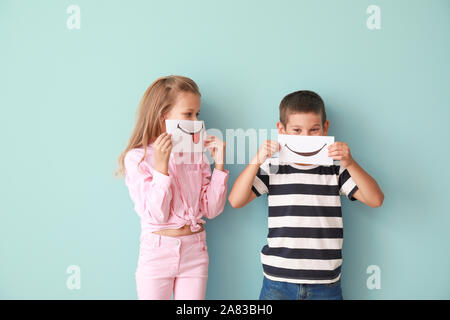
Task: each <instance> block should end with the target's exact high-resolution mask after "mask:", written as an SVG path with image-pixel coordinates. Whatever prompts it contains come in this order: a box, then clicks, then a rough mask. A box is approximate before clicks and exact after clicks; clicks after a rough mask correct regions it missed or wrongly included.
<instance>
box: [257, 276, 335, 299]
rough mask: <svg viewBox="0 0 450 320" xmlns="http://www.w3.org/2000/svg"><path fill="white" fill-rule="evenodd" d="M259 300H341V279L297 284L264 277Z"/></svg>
mask: <svg viewBox="0 0 450 320" xmlns="http://www.w3.org/2000/svg"><path fill="white" fill-rule="evenodd" d="M259 300H343V297H342V288H341V280H340V279H339V280H338V281H337V282H334V283H329V284H297V283H289V282H280V281H273V280H269V279H267V278H266V277H264V280H263V286H262V289H261V294H260V295H259Z"/></svg>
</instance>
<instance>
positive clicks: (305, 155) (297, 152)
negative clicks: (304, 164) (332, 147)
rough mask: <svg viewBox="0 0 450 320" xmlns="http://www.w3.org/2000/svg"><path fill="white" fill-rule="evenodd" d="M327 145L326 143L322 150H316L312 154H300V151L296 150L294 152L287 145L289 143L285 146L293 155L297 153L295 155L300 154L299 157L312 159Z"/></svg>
mask: <svg viewBox="0 0 450 320" xmlns="http://www.w3.org/2000/svg"><path fill="white" fill-rule="evenodd" d="M326 145H327V144H326V143H325V144H324V145H323V146H322V148H320V149H319V150H316V151H312V152H299V151H294V150H292V149H291V148H289V147H288V145H287V143H286V144H284V146H285V147H286V148H288V149H289V151H291V152H293V153H295V154H298V155H299V156H303V157H311V156H314V155H316V154H318V153H319V152H320V151H321V150H322V149H323V148H324V147H325V146H326Z"/></svg>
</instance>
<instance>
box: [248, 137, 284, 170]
mask: <svg viewBox="0 0 450 320" xmlns="http://www.w3.org/2000/svg"><path fill="white" fill-rule="evenodd" d="M278 151H280V144H279V143H278V141H272V140H266V141H264V142H263V144H262V145H261V147H260V148H259V150H258V153H257V154H256V155H255V157H253V159H252V161H251V162H250V163H252V164H257V165H258V166H260V165H261V164H262V163H263V162H264V161H266V160H267V158H270V157H272V156H273V155H274V154H275V153H277V152H278Z"/></svg>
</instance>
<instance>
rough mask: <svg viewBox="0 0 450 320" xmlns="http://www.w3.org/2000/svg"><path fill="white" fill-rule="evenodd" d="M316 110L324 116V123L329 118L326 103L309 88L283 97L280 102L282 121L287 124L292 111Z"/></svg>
mask: <svg viewBox="0 0 450 320" xmlns="http://www.w3.org/2000/svg"><path fill="white" fill-rule="evenodd" d="M307 112H314V113H316V114H320V116H321V117H322V124H324V123H325V121H326V120H327V114H326V113H325V104H324V103H323V100H322V98H321V97H320V96H319V95H318V94H317V93H315V92H313V91H309V90H300V91H295V92H292V93H290V94H288V95H287V96H285V97H284V98H283V100H281V103H280V121H281V123H282V124H283V125H284V126H286V123H287V120H288V116H289V115H290V114H292V113H307Z"/></svg>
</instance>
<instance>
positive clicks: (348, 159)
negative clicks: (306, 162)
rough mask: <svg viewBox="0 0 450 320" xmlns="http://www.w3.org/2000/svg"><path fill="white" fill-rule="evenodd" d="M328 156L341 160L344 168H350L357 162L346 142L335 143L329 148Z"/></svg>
mask: <svg viewBox="0 0 450 320" xmlns="http://www.w3.org/2000/svg"><path fill="white" fill-rule="evenodd" d="M328 156H329V157H331V158H333V159H334V160H340V162H341V165H342V166H343V167H344V168H348V167H350V166H351V165H352V164H353V163H354V162H355V160H354V159H353V157H352V155H351V153H350V147H349V146H348V145H347V144H346V143H345V142H335V143H333V144H332V145H331V146H329V147H328Z"/></svg>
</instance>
